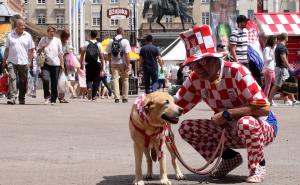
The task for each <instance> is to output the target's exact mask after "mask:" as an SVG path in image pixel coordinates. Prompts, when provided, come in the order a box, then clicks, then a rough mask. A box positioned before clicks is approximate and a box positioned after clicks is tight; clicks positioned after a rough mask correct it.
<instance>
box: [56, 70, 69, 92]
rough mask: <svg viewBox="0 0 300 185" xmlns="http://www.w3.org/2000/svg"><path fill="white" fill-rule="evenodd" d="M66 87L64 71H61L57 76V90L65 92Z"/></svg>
mask: <svg viewBox="0 0 300 185" xmlns="http://www.w3.org/2000/svg"><path fill="white" fill-rule="evenodd" d="M67 89H68V84H67V77H66V75H65V73H64V72H61V73H60V76H59V78H58V84H57V91H58V93H65V92H67Z"/></svg>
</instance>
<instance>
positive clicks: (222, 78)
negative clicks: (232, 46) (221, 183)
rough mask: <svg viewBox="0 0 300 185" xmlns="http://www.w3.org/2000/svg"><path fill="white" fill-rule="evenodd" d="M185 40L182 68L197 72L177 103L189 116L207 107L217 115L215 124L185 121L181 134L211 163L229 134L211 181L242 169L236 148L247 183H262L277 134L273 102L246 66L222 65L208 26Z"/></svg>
mask: <svg viewBox="0 0 300 185" xmlns="http://www.w3.org/2000/svg"><path fill="white" fill-rule="evenodd" d="M180 37H181V38H182V39H183V41H184V42H185V44H186V46H188V47H187V52H186V53H187V60H186V61H185V62H184V64H183V65H189V66H190V68H191V71H192V72H191V73H190V76H189V78H187V79H186V80H185V82H184V83H183V85H182V86H181V88H180V89H179V90H178V92H177V94H176V95H175V96H174V99H175V102H176V103H177V104H178V105H179V106H180V107H182V108H183V109H184V113H187V112H189V111H190V110H191V109H192V108H193V107H195V106H196V104H198V103H200V102H201V101H204V102H205V103H206V104H207V105H208V106H209V107H210V108H211V109H212V110H213V111H214V113H215V114H214V115H213V116H212V117H211V118H210V119H189V120H184V121H183V122H182V123H181V125H180V128H179V134H180V135H181V137H182V138H183V139H184V140H185V141H187V142H188V143H189V144H191V145H192V147H194V148H195V149H196V150H197V151H198V152H199V153H200V154H201V155H202V156H203V157H204V158H205V159H206V160H209V159H210V158H211V157H212V155H213V153H214V151H215V150H216V148H217V145H218V142H219V138H220V136H221V133H222V130H223V129H225V149H224V151H223V153H222V161H221V163H220V165H219V166H218V167H217V168H216V169H215V170H214V171H213V172H211V174H210V176H212V177H214V178H222V177H224V176H226V175H227V174H228V173H229V172H230V171H232V170H233V169H235V168H236V167H238V166H239V165H241V164H242V161H243V160H242V156H241V154H240V153H238V152H236V151H234V150H233V149H232V148H246V149H247V154H248V168H249V171H250V173H249V176H248V177H247V178H246V181H247V182H253V183H259V182H262V181H263V180H264V176H265V174H266V166H265V164H266V162H265V160H266V159H265V156H264V147H265V146H267V145H268V144H270V143H271V142H272V141H273V140H274V138H275V136H276V133H277V121H276V118H275V117H274V115H273V113H272V112H271V111H270V108H269V102H268V99H267V98H266V96H265V95H264V93H263V92H262V89H261V88H260V86H259V85H258V84H257V82H256V81H255V80H254V78H253V76H252V75H251V73H250V71H249V70H248V69H247V68H246V67H245V66H244V65H241V64H240V63H236V62H233V63H232V62H227V61H223V59H222V57H223V56H224V54H223V53H219V52H216V51H215V46H214V42H213V40H214V38H213V36H212V31H211V28H210V27H209V26H207V25H205V26H201V27H195V28H193V29H192V30H188V31H186V32H183V33H181V34H180ZM202 38H206V39H203V40H202ZM192 39H193V40H192ZM198 39H199V40H198ZM203 41H204V43H203ZM199 53H200V54H199Z"/></svg>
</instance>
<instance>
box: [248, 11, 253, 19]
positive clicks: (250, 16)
mask: <svg viewBox="0 0 300 185" xmlns="http://www.w3.org/2000/svg"><path fill="white" fill-rule="evenodd" d="M253 18H254V10H248V19H253Z"/></svg>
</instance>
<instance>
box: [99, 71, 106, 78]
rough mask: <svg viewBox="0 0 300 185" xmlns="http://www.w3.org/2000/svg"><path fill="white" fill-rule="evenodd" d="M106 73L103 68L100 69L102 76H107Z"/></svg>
mask: <svg viewBox="0 0 300 185" xmlns="http://www.w3.org/2000/svg"><path fill="white" fill-rule="evenodd" d="M105 75H106V73H105V71H104V70H103V69H102V70H100V77H101V78H102V77H105Z"/></svg>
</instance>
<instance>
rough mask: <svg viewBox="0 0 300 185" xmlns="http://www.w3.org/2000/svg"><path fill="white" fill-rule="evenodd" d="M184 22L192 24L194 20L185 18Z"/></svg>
mask: <svg viewBox="0 0 300 185" xmlns="http://www.w3.org/2000/svg"><path fill="white" fill-rule="evenodd" d="M183 22H186V23H192V18H190V17H185V18H184V20H183Z"/></svg>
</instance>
